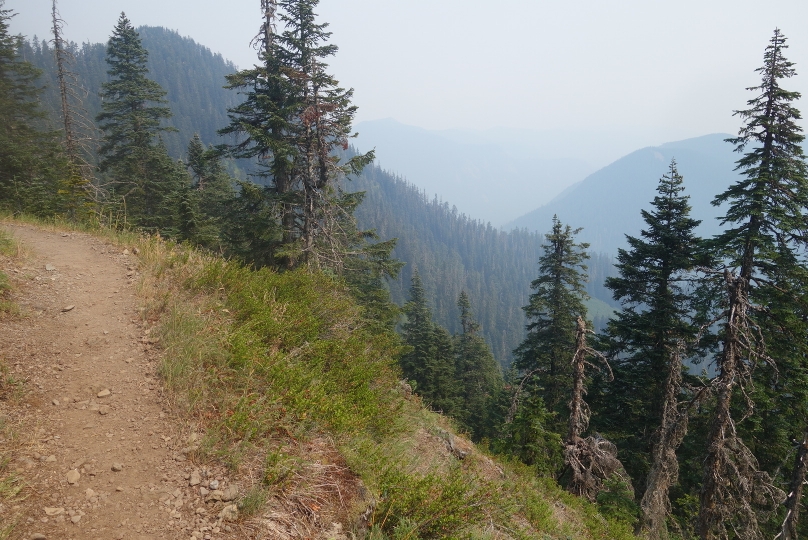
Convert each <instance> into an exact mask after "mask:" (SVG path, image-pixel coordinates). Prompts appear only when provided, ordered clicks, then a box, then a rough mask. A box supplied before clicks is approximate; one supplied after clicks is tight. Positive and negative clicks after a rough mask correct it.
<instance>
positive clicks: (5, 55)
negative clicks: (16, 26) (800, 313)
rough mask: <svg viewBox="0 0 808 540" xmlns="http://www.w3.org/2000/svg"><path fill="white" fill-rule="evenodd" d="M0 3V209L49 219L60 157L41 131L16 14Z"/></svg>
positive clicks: (32, 73)
mask: <svg viewBox="0 0 808 540" xmlns="http://www.w3.org/2000/svg"><path fill="white" fill-rule="evenodd" d="M4 4H5V2H4V1H3V0H0V205H2V206H3V207H4V208H6V209H8V210H11V211H13V212H31V213H34V214H37V215H53V214H54V213H55V212H56V211H57V207H58V201H57V197H56V192H57V185H58V180H59V177H60V176H61V174H62V172H63V171H64V158H63V156H62V154H61V151H60V149H59V147H58V145H57V143H56V134H55V133H53V132H50V131H45V130H41V129H39V128H38V127H37V126H38V124H40V122H41V121H42V119H43V118H44V116H45V114H44V112H43V111H42V110H41V109H40V106H39V99H38V98H39V95H40V93H41V92H40V88H38V86H37V79H38V77H39V76H40V73H41V72H40V71H39V70H38V69H36V68H35V67H34V66H33V65H32V64H30V63H29V62H25V61H23V60H22V59H21V58H20V57H19V56H18V54H17V50H18V48H19V47H20V45H21V43H20V39H19V38H16V37H14V36H12V35H11V33H10V29H9V23H10V20H11V18H12V17H13V16H14V14H13V13H12V11H11V10H8V9H3V7H4Z"/></svg>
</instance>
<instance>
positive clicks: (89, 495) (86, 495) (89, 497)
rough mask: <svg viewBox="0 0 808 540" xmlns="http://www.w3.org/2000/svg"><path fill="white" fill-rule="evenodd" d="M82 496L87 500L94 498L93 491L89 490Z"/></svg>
mask: <svg viewBox="0 0 808 540" xmlns="http://www.w3.org/2000/svg"><path fill="white" fill-rule="evenodd" d="M84 496H85V497H86V498H87V500H90V499H92V498H93V497H95V491H93V490H92V489H90V488H87V491H85V492H84Z"/></svg>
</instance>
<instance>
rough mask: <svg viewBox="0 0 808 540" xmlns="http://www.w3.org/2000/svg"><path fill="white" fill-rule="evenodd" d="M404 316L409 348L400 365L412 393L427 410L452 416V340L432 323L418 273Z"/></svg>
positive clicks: (405, 333)
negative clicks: (431, 409) (421, 398)
mask: <svg viewBox="0 0 808 540" xmlns="http://www.w3.org/2000/svg"><path fill="white" fill-rule="evenodd" d="M404 313H405V315H406V316H407V320H406V321H405V322H404V325H403V328H402V330H403V336H402V337H403V340H404V343H405V345H407V346H409V347H410V350H409V351H408V352H406V353H405V354H403V355H402V356H401V359H400V361H399V362H400V364H401V370H402V371H403V373H404V377H406V378H407V379H408V380H410V381H413V382H414V383H415V392H417V393H418V394H419V395H420V396H421V397H423V398H424V400H425V401H426V402H427V403H428V404H429V405H430V406H432V407H433V408H434V409H436V410H440V411H442V412H444V413H446V414H450V415H451V414H453V413H454V412H455V409H456V404H457V391H456V387H455V380H456V379H455V372H454V351H453V350H452V340H451V336H450V335H449V333H448V332H447V331H446V330H445V329H443V328H441V327H440V326H437V325H435V324H434V323H433V322H432V312H431V311H430V309H429V306H428V305H427V300H426V291H425V290H424V286H423V283H422V282H421V276H420V275H419V274H418V271H417V270H416V271H414V272H413V275H412V286H411V287H410V301H409V302H407V305H405V306H404Z"/></svg>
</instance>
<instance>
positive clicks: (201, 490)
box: [199, 487, 210, 497]
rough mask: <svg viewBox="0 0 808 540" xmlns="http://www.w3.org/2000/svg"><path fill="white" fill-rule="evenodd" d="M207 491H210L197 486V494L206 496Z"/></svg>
mask: <svg viewBox="0 0 808 540" xmlns="http://www.w3.org/2000/svg"><path fill="white" fill-rule="evenodd" d="M208 493H210V491H208V490H207V489H205V488H203V487H200V488H199V494H200V495H202V496H203V497H207V496H208Z"/></svg>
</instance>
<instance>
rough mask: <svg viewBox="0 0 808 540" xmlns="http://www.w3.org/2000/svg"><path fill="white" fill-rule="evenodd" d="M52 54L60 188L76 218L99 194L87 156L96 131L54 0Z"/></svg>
mask: <svg viewBox="0 0 808 540" xmlns="http://www.w3.org/2000/svg"><path fill="white" fill-rule="evenodd" d="M51 13H52V22H53V27H52V31H53V53H54V57H55V60H56V78H57V81H58V83H59V97H60V100H61V110H62V125H63V129H64V140H63V144H64V149H65V154H66V156H67V159H68V165H69V172H68V178H67V180H66V181H64V182H63V185H62V186H61V190H62V191H63V192H64V193H65V195H66V196H67V201H68V202H67V212H68V214H69V215H70V217H77V215H76V214H77V213H80V209H81V207H85V208H84V210H85V211H90V209H91V206H92V204H93V202H94V201H98V200H99V196H100V194H99V193H98V188H97V186H96V185H95V182H94V178H93V166H92V165H91V164H90V161H89V159H88V158H87V156H90V155H92V151H91V149H90V144H91V142H92V140H93V137H92V134H93V133H94V132H95V126H94V124H93V123H92V122H91V121H90V120H88V119H87V114H86V111H85V110H84V108H83V105H82V100H81V96H80V95H79V90H80V89H79V84H78V78H77V77H76V74H75V73H73V72H72V71H71V69H70V66H71V65H72V64H73V62H74V58H73V54H72V53H71V52H70V50H69V49H68V48H67V47H66V46H65V42H64V37H63V32H62V30H63V26H64V21H63V20H62V19H61V17H60V16H59V11H58V9H57V7H56V0H53V2H52V11H51Z"/></svg>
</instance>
